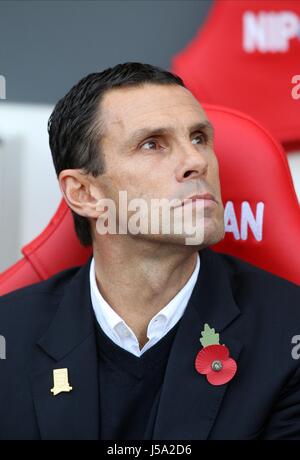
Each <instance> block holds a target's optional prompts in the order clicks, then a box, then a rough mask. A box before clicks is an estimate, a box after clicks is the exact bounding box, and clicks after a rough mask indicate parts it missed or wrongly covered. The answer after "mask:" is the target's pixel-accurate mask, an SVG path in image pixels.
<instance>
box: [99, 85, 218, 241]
mask: <svg viewBox="0 0 300 460" xmlns="http://www.w3.org/2000/svg"><path fill="white" fill-rule="evenodd" d="M100 117H101V122H102V123H103V137H102V141H101V151H102V155H104V162H105V169H106V171H105V173H104V174H103V175H102V176H99V178H98V179H97V180H99V187H101V190H102V191H103V193H104V195H105V198H111V199H113V200H114V202H115V203H116V204H117V205H118V203H119V192H120V191H126V192H127V196H128V201H130V200H132V199H134V198H143V199H144V200H146V202H148V203H149V202H150V200H151V199H153V198H156V199H162V198H166V199H168V200H173V199H174V198H176V199H179V200H180V201H181V202H182V201H183V200H184V199H186V198H189V197H191V196H193V195H197V194H198V195H199V194H202V193H206V192H207V193H210V194H212V195H213V196H214V198H215V202H213V201H210V202H209V201H205V206H206V207H205V209H204V242H203V244H202V245H201V247H203V246H207V245H210V244H214V243H216V242H218V241H220V240H221V239H222V238H223V236H224V222H223V213H224V209H223V204H222V201H221V193H220V182H219V171H218V162H217V158H216V156H215V153H214V150H213V130H212V127H211V125H210V123H209V121H208V119H207V117H206V114H205V112H204V111H203V109H202V108H201V106H200V104H199V103H198V101H197V100H196V99H195V98H194V97H193V95H192V94H191V93H190V92H189V91H188V90H187V89H185V88H183V87H181V86H179V85H159V84H158V85H154V84H145V85H143V86H142V87H138V88H137V87H132V88H120V89H113V90H111V91H108V92H107V93H106V94H105V96H104V98H103V99H102V102H101V110H100ZM195 203H196V201H195V202H194V203H193V204H192V205H191V204H188V205H184V206H192V207H193V211H192V212H196V211H195V209H194V208H195ZM203 203H204V201H202V205H203ZM117 214H118V206H117ZM139 237H141V235H139ZM144 237H145V238H147V239H148V240H149V238H150V239H156V240H157V239H159V240H160V241H162V242H163V241H165V242H173V243H174V242H175V243H180V244H183V243H184V238H183V237H182V235H181V237H180V236H178V235H174V234H172V232H171V234H170V235H159V236H158V235H147V236H144Z"/></svg>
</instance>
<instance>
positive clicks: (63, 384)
mask: <svg viewBox="0 0 300 460" xmlns="http://www.w3.org/2000/svg"><path fill="white" fill-rule="evenodd" d="M71 390H73V387H71V386H70V384H69V377H68V369H67V368H64V369H53V388H51V390H50V391H51V393H53V396H56V395H58V394H59V393H61V392H63V391H67V392H69V391H71Z"/></svg>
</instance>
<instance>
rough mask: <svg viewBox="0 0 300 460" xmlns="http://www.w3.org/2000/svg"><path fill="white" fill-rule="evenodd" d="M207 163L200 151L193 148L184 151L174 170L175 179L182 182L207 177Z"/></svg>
mask: <svg viewBox="0 0 300 460" xmlns="http://www.w3.org/2000/svg"><path fill="white" fill-rule="evenodd" d="M207 170H208V162H207V159H206V158H205V156H204V154H203V153H202V152H201V151H200V149H198V150H196V149H195V148H193V146H191V147H189V148H186V149H184V152H183V154H182V156H181V159H180V162H179V164H178V166H177V168H176V171H175V173H176V179H177V181H178V182H184V181H187V180H190V179H199V178H200V177H203V176H204V177H205V176H206V175H207Z"/></svg>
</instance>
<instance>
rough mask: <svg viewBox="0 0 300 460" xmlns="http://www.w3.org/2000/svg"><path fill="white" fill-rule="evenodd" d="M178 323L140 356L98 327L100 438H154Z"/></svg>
mask: <svg viewBox="0 0 300 460" xmlns="http://www.w3.org/2000/svg"><path fill="white" fill-rule="evenodd" d="M180 321H181V319H180V320H179V321H178V322H177V324H176V325H175V326H174V327H173V328H172V329H171V330H170V331H169V332H168V333H167V334H166V335H165V336H164V337H163V338H162V339H161V340H159V341H158V342H157V343H156V344H155V345H153V346H152V347H151V348H149V350H147V351H145V352H144V353H143V354H142V355H141V357H137V356H135V355H133V354H132V353H130V352H128V351H127V350H124V349H123V348H121V347H120V346H118V345H116V344H115V343H114V342H113V341H112V340H111V339H110V338H109V337H107V335H106V334H105V333H104V332H103V330H102V329H101V327H100V326H99V324H98V323H97V325H96V330H97V333H96V336H97V343H98V357H99V385H100V417H101V420H100V427H101V433H100V439H105V440H142V439H151V434H152V428H153V423H154V420H155V416H156V411H157V407H158V402H159V396H160V390H161V386H162V383H163V379H164V374H165V369H166V366H167V362H168V356H169V353H170V349H171V346H172V342H173V339H174V337H175V334H176V331H177V329H178V326H179V323H180Z"/></svg>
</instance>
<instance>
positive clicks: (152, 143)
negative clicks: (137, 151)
mask: <svg viewBox="0 0 300 460" xmlns="http://www.w3.org/2000/svg"><path fill="white" fill-rule="evenodd" d="M141 147H142V148H146V150H153V148H154V149H155V148H156V147H157V143H156V141H147V142H145V143H144V144H143V145H142V146H141Z"/></svg>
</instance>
